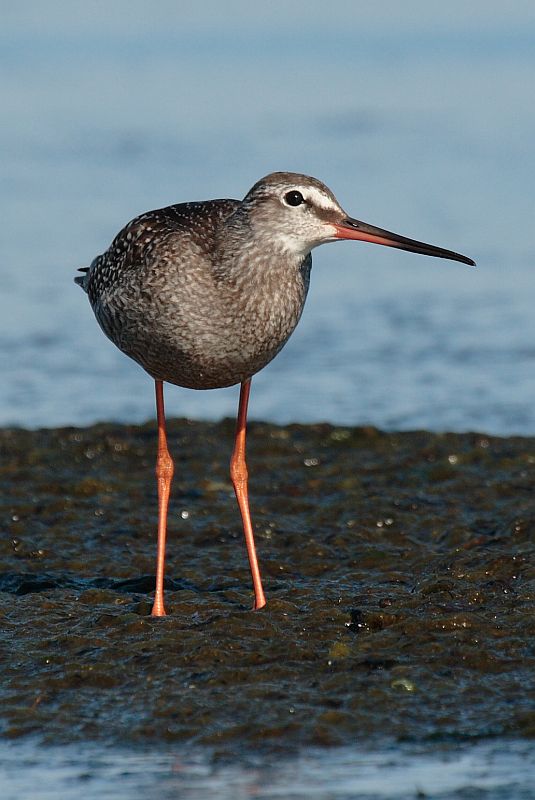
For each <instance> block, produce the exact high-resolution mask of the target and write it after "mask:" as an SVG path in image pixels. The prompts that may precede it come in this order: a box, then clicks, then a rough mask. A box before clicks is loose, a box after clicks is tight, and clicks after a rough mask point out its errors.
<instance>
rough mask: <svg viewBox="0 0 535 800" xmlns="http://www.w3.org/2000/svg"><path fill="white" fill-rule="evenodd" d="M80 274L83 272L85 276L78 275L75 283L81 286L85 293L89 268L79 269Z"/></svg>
mask: <svg viewBox="0 0 535 800" xmlns="http://www.w3.org/2000/svg"><path fill="white" fill-rule="evenodd" d="M78 272H83V273H84V274H83V275H77V276H76V277H75V279H74V282H75V283H77V284H78V286H81V287H82V289H83V290H84V292H86V291H87V273H88V272H89V267H78Z"/></svg>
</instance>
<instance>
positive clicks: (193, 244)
mask: <svg viewBox="0 0 535 800" xmlns="http://www.w3.org/2000/svg"><path fill="white" fill-rule="evenodd" d="M338 239H359V240H361V241H364V242H374V243H376V244H383V245H387V246H389V247H398V248H400V249H402V250H409V251H411V252H414V253H422V254H423V255H428V256H436V257H438V258H448V259H452V260H453V261H461V262H463V263H464V264H470V265H472V266H473V265H474V262H473V261H472V260H471V259H469V258H466V256H463V255H460V254H459V253H454V252H452V251H450V250H444V249H442V248H440V247H434V246H433V245H430V244H424V243H423V242H418V241H415V240H414V239H407V238H406V237H405V236H399V235H398V234H396V233H391V232H390V231H386V230H383V229H382V228H376V227H374V226H373V225H368V224H367V223H364V222H359V220H356V219H353V218H351V217H349V216H348V215H347V214H346V212H345V211H344V210H343V209H342V207H341V206H340V204H339V203H338V201H337V200H336V198H335V196H334V195H333V193H332V192H331V191H330V190H329V189H328V188H327V187H326V186H325V185H324V184H323V183H321V182H320V181H318V180H316V179H315V178H311V177H308V176H306V175H298V174H295V173H291V172H274V173H272V174H271V175H267V176H266V177H265V178H262V180H260V181H258V183H256V184H255V185H254V186H253V188H252V189H251V190H250V191H249V192H248V193H247V194H246V195H245V197H244V199H243V200H241V201H240V200H209V201H206V202H194V203H180V204H178V205H174V206H169V207H167V208H161V209H159V210H156V211H148V212H147V213H146V214H142V215H141V216H139V217H136V218H135V219H133V220H132V221H131V222H129V223H128V224H127V225H126V227H125V228H123V230H122V231H121V232H120V233H118V234H117V236H116V237H115V239H114V240H113V242H112V244H111V245H110V247H109V249H108V250H107V251H106V252H105V253H103V255H100V256H97V258H95V260H94V261H93V262H92V264H91V266H90V267H88V268H83V269H82V270H81V272H84V273H85V274H84V275H83V276H79V277H77V278H75V280H76V282H77V283H78V284H80V286H81V287H82V288H83V289H84V290H85V291H86V292H87V294H88V295H89V301H90V303H91V306H92V308H93V311H94V313H95V316H96V318H97V320H98V322H99V324H100V326H101V328H102V330H103V331H104V333H105V334H106V336H108V337H109V338H110V339H111V341H112V342H113V343H114V344H116V345H117V347H118V348H119V349H120V350H122V351H123V353H126V355H128V356H130V357H131V358H133V359H134V361H137V362H138V364H140V365H141V366H142V367H143V368H144V369H145V370H146V371H147V372H148V373H149V375H151V376H152V378H153V379H154V381H155V388H156V410H157V420H158V455H157V460H156V477H157V482H158V507H159V509H158V511H159V513H158V544H157V562H156V592H155V597H154V604H153V608H152V614H153V615H154V616H163V615H165V608H164V597H163V584H164V564H165V540H166V526H167V508H168V503H169V494H170V488H171V480H172V477H173V471H174V467H173V461H172V459H171V456H170V454H169V450H168V447H167V437H166V430H165V414H164V400H163V384H164V382H167V383H173V384H175V385H177V386H186V387H189V388H191V389H215V388H220V387H223V386H232V385H234V384H238V383H239V384H240V386H241V388H240V399H239V407H238V417H237V426H236V436H235V442H234V450H233V452H232V457H231V461H230V475H231V478H232V483H233V486H234V491H235V493H236V498H237V501H238V506H239V509H240V512H241V517H242V521H243V530H244V534H245V542H246V546H247V553H248V556H249V564H250V568H251V574H252V579H253V588H254V608H255V609H258V608H262V606H264V605H265V603H266V600H265V597H264V591H263V588H262V581H261V577H260V570H259V567H258V561H257V556H256V549H255V543H254V537H253V529H252V524H251V516H250V512H249V501H248V486H247V466H246V462H245V436H246V419H247V405H248V401H249V390H250V387H251V377H252V376H253V375H254V374H255V373H257V372H258V371H259V370H261V369H262V368H263V367H265V366H266V364H268V363H269V362H270V361H271V360H272V359H273V358H274V357H275V356H276V355H277V353H278V352H279V351H280V350H281V348H282V347H284V345H285V344H286V342H287V341H288V338H289V337H290V335H291V334H292V332H293V330H294V328H295V326H296V325H297V323H298V322H299V318H300V316H301V312H302V311H303V306H304V303H305V299H306V296H307V292H308V285H309V279H310V268H311V265H312V257H311V250H312V249H313V248H314V247H317V246H318V245H320V244H324V243H325V242H334V241H337V240H338Z"/></svg>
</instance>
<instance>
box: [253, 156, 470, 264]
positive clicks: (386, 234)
mask: <svg viewBox="0 0 535 800" xmlns="http://www.w3.org/2000/svg"><path fill="white" fill-rule="evenodd" d="M242 206H243V208H244V209H245V210H246V212H247V217H248V223H249V225H250V226H251V228H252V230H253V233H254V236H255V238H256V239H257V240H267V241H265V245H266V246H267V244H268V242H269V245H270V246H271V247H276V248H277V249H280V250H283V251H286V252H288V253H292V254H294V255H295V256H298V257H301V258H302V257H304V256H305V255H307V254H308V253H309V252H310V251H311V250H312V249H313V248H314V247H318V246H319V245H320V244H325V243H326V242H334V241H337V240H340V239H351V240H359V241H363V242H372V243H374V244H382V245H386V246H388V247H397V248H399V249H401V250H409V251H410V252H413V253H421V254H422V255H428V256H436V257H437V258H447V259H451V260H453V261H461V262H462V263H464V264H469V265H470V266H474V262H473V261H472V259H470V258H467V257H466V256H463V255H460V254H459V253H454V252H453V251H451V250H445V249H444V248H442V247H436V246H434V245H431V244H426V243H425V242H419V241H416V240H415V239H409V238H407V237H406V236H400V235H399V234H397V233H392V232H391V231H387V230H384V228H378V227H376V226H375V225H370V224H368V223H366V222H361V221H360V220H357V219H354V218H353V217H350V216H349V215H348V214H347V213H346V212H345V211H344V209H343V208H342V206H341V205H340V203H339V202H338V200H337V199H336V197H335V196H334V194H333V193H332V192H331V190H330V189H328V188H327V186H325V184H323V183H322V182H321V181H319V180H317V179H316V178H311V177H309V176H308V175H299V174H297V173H293V172H273V173H271V174H270V175H267V176H266V177H265V178H262V179H261V180H260V181H258V182H257V183H255V185H254V186H253V187H252V189H251V190H250V191H249V192H248V193H247V195H246V196H245V197H244V199H243V202H242Z"/></svg>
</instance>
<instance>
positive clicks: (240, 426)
mask: <svg viewBox="0 0 535 800" xmlns="http://www.w3.org/2000/svg"><path fill="white" fill-rule="evenodd" d="M250 390H251V379H250V378H248V380H246V381H244V382H243V383H242V385H241V388H240V404H239V408H238V421H237V424H236V438H235V441H234V450H233V452H232V458H231V460H230V477H231V478H232V483H233V485H234V491H235V493H236V499H237V501H238V506H239V508H240V513H241V518H242V521H243V533H244V535H245V544H246V546H247V555H248V556H249V564H250V567H251V575H252V577H253V587H254V596H255V601H254V606H253V608H255V609H257V608H262V607H263V606H265V605H266V598H265V596H264V590H263V589H262V579H261V578H260V570H259V568H258V560H257V558H256V548H255V543H254V536H253V526H252V524H251V514H250V512H249V494H248V489H247V479H248V473H247V464H246V463H245V435H246V427H247V405H248V403H249V392H250Z"/></svg>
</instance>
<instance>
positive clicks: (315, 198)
mask: <svg viewBox="0 0 535 800" xmlns="http://www.w3.org/2000/svg"><path fill="white" fill-rule="evenodd" d="M299 191H300V192H301V194H302V195H303V197H304V198H305V200H308V201H309V202H310V203H312V205H314V206H318V207H319V208H323V209H325V211H339V210H340V209H339V207H338V205H337V204H336V203H335V202H334V201H333V200H332V199H331V198H330V197H329V196H328V195H326V194H325V193H324V192H322V191H321V190H320V189H317V188H316V187H315V186H300V187H299Z"/></svg>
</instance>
